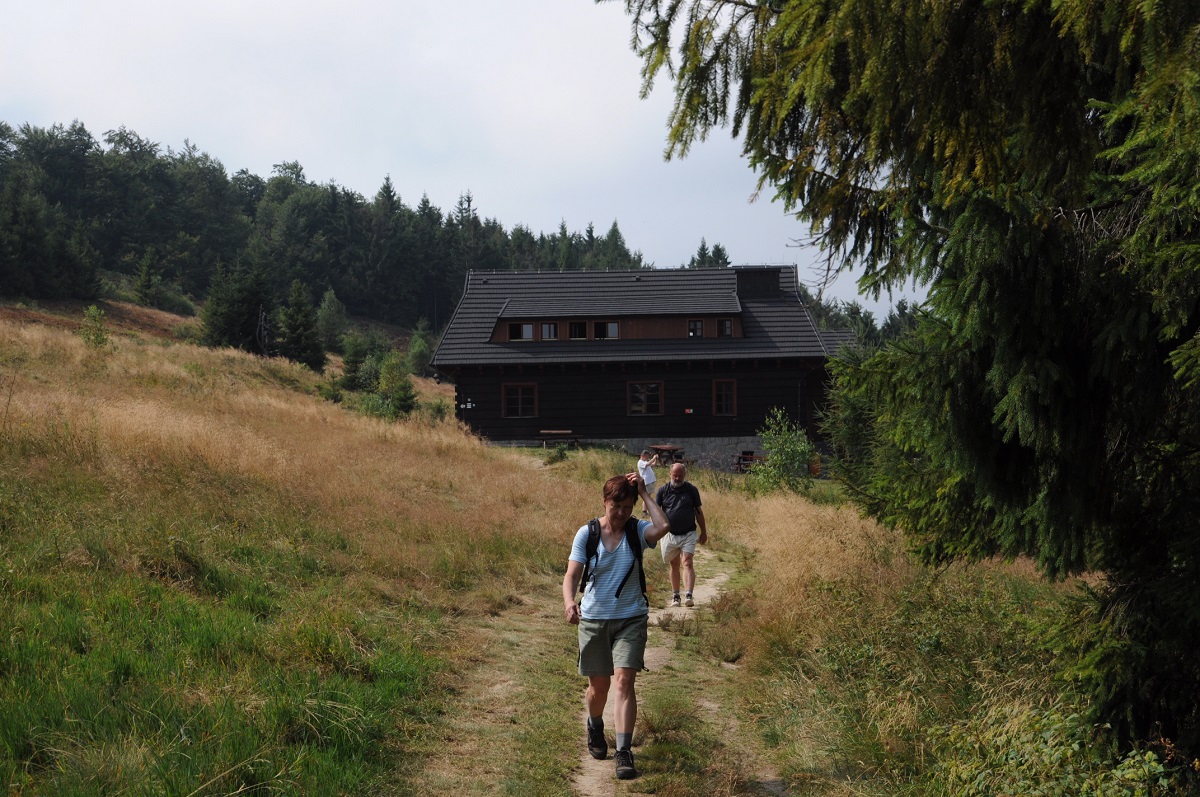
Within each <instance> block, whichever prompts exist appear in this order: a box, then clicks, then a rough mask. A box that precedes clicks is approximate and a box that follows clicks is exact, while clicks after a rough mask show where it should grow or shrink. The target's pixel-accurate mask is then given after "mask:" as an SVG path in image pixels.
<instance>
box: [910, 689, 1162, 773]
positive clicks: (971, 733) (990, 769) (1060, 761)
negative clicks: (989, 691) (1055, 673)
mask: <svg viewBox="0 0 1200 797" xmlns="http://www.w3.org/2000/svg"><path fill="white" fill-rule="evenodd" d="M1097 730H1102V729H1097V728H1094V727H1093V726H1091V725H1090V724H1089V723H1087V722H1086V721H1085V720H1084V719H1083V717H1082V715H1081V714H1079V713H1078V712H1077V711H1075V710H1074V708H1073V707H1072V706H1070V705H1067V704H1066V703H1064V702H1063V701H1061V700H1058V701H1055V702H1054V703H1052V704H1051V705H1049V706H1047V707H1045V708H1042V707H1038V706H1034V705H1029V704H1028V703H1025V702H1023V701H1018V702H1016V703H1013V702H1011V698H1010V697H1009V696H1007V695H1005V696H1002V697H998V698H997V699H994V700H992V701H989V702H987V703H985V704H984V705H983V707H982V710H979V711H977V712H976V713H975V714H974V716H972V717H971V718H970V719H968V720H967V721H965V722H962V723H960V724H958V725H955V726H953V727H951V728H949V729H947V730H945V731H943V732H942V733H940V734H939V735H938V738H937V741H938V756H937V759H938V763H937V765H936V766H934V767H933V768H932V769H931V771H930V773H929V775H930V777H929V782H930V792H929V793H930V794H931V795H935V796H937V797H940V796H941V795H945V797H976V796H977V795H978V796H979V797H982V795H992V794H1046V795H1052V794H1061V795H1081V797H1155V796H1156V795H1161V796H1164V797H1165V795H1172V794H1183V791H1182V790H1181V789H1182V784H1179V783H1177V782H1173V781H1174V779H1173V778H1172V776H1171V775H1172V773H1170V772H1169V771H1168V770H1167V769H1166V768H1165V767H1164V766H1163V764H1162V763H1161V762H1160V761H1159V759H1158V756H1156V755H1155V754H1154V753H1152V752H1147V751H1136V750H1135V751H1133V752H1130V753H1128V754H1127V755H1125V756H1124V757H1123V758H1118V757H1116V756H1114V755H1113V751H1112V750H1111V749H1110V748H1109V747H1108V745H1107V744H1105V742H1104V739H1103V735H1102V734H1099V733H1097Z"/></svg>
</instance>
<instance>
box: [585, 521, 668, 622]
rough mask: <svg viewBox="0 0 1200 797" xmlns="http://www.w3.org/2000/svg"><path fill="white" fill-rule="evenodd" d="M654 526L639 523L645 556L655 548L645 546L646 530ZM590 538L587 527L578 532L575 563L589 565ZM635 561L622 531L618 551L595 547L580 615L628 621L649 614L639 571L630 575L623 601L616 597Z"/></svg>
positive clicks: (648, 522)
mask: <svg viewBox="0 0 1200 797" xmlns="http://www.w3.org/2000/svg"><path fill="white" fill-rule="evenodd" d="M652 525H653V524H652V523H651V522H650V521H649V520H639V521H638V537H639V538H641V541H642V552H643V556H644V555H645V551H646V549H647V548H653V547H654V543H647V542H646V530H647V529H649V528H650V527H651V526H652ZM587 538H588V527H587V524H586V523H585V524H584V525H583V526H581V527H580V529H579V531H577V532H575V541H574V542H573V543H571V561H572V562H582V563H583V564H585V565H586V564H587V562H586V561H585V559H586V556H587ZM633 561H634V556H633V550H632V549H631V548H630V547H629V542H628V541H627V540H626V539H625V534H624V532H623V531H622V533H621V544H620V545H618V546H617V549H616V550H615V551H611V552H610V551H607V550H605V548H604V541H603V540H601V541H600V544H599V545H597V546H596V557H595V558H594V559H592V563H591V572H590V573H589V575H588V584H587V586H586V587H585V589H584V591H583V600H582V601H581V602H580V604H579V608H580V613H581V614H582V615H583V617H584V619H586V620H625V619H628V618H630V617H637V616H639V615H642V614H647V613H648V612H649V607H647V606H646V601H645V600H643V599H642V586H641V582H640V579H639V578H638V572H637V568H636V567H635V568H634V570H633V573H631V574H630V575H629V580H628V581H626V582H625V588H624V589H622V590H621V597H620V598H618V597H616V595H615V593H616V591H617V587H619V586H621V579H623V578H625V574H626V573H629V566H630V565H632V564H633Z"/></svg>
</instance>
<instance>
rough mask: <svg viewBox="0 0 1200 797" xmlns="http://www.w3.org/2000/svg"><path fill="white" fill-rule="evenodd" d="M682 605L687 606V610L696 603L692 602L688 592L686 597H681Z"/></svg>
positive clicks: (690, 594)
mask: <svg viewBox="0 0 1200 797" xmlns="http://www.w3.org/2000/svg"><path fill="white" fill-rule="evenodd" d="M683 605H684V606H687V607H688V608H691V607H692V606H695V605H696V602H695V601H694V600H692V593H690V592H689V593H688V594H687V595H684V596H683Z"/></svg>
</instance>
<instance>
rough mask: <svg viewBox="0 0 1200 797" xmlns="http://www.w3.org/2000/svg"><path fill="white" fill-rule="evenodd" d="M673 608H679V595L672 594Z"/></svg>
mask: <svg viewBox="0 0 1200 797" xmlns="http://www.w3.org/2000/svg"><path fill="white" fill-rule="evenodd" d="M671 608H672V609H678V608H679V596H678V595H672V596H671Z"/></svg>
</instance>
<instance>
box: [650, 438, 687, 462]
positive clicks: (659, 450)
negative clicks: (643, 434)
mask: <svg viewBox="0 0 1200 797" xmlns="http://www.w3.org/2000/svg"><path fill="white" fill-rule="evenodd" d="M646 448H648V449H650V450H651V451H653V452H654V453H655V454H658V461H659V462H663V463H666V462H683V447H682V446H676V445H671V444H670V443H658V444H657V445H651V446H646Z"/></svg>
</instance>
